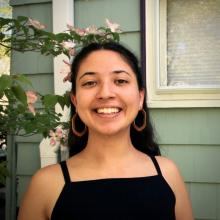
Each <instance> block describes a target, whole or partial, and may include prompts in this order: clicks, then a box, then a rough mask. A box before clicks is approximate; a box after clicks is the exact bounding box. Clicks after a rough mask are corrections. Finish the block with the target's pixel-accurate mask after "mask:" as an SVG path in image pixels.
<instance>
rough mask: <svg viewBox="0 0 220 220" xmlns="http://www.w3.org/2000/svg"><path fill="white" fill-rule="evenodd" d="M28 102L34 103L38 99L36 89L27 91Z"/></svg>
mask: <svg viewBox="0 0 220 220" xmlns="http://www.w3.org/2000/svg"><path fill="white" fill-rule="evenodd" d="M26 96H27V103H28V104H34V103H35V102H36V101H37V93H36V92H35V91H31V90H28V91H26Z"/></svg>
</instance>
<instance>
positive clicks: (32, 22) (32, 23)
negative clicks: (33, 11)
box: [28, 18, 46, 30]
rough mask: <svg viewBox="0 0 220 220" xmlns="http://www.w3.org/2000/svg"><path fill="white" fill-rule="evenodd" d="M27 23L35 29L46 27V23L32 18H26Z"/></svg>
mask: <svg viewBox="0 0 220 220" xmlns="http://www.w3.org/2000/svg"><path fill="white" fill-rule="evenodd" d="M28 25H30V26H33V27H35V28H36V29H39V30H42V29H45V28H46V25H44V24H41V23H40V22H39V21H37V20H34V19H32V18H29V19H28Z"/></svg>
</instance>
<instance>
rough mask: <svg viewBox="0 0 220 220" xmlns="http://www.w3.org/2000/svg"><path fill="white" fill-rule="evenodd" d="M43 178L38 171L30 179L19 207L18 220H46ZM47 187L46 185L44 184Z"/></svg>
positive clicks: (41, 173)
mask: <svg viewBox="0 0 220 220" xmlns="http://www.w3.org/2000/svg"><path fill="white" fill-rule="evenodd" d="M44 179H45V176H44V174H43V172H42V171H38V172H37V173H36V174H35V175H34V176H33V177H32V179H31V182H30V184H29V186H28V189H27V191H26V193H25V195H24V197H23V200H22V202H21V205H20V209H19V214H18V220H30V219H31V220H37V219H38V220H47V219H48V218H47V217H46V209H45V205H46V198H47V196H46V190H45V184H46V183H45V180H44ZM46 185H47V184H46Z"/></svg>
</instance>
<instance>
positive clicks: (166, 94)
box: [145, 0, 220, 108]
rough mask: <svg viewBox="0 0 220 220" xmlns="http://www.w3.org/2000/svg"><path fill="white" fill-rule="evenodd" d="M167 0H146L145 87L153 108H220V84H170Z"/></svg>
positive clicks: (149, 102) (149, 103) (150, 105)
mask: <svg viewBox="0 0 220 220" xmlns="http://www.w3.org/2000/svg"><path fill="white" fill-rule="evenodd" d="M166 9H167V0H147V1H146V4H145V24H146V26H145V30H146V33H145V35H146V39H145V40H146V74H147V75H146V86H147V100H148V106H149V107H150V108H173V107H220V86H213V87H204V86H193V87H189V86H187V87H186V86H167V63H166V55H167V46H166V45H167V44H166V42H167V37H166V33H167V32H166V27H167V24H166V20H167V19H166V18H167V10H166Z"/></svg>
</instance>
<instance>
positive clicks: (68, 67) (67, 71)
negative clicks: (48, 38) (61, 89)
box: [60, 60, 71, 82]
mask: <svg viewBox="0 0 220 220" xmlns="http://www.w3.org/2000/svg"><path fill="white" fill-rule="evenodd" d="M63 62H64V63H65V66H64V67H63V68H62V69H61V71H60V73H62V74H66V76H65V77H64V79H63V82H66V81H69V82H71V64H70V63H69V62H68V61H66V60H63Z"/></svg>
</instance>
